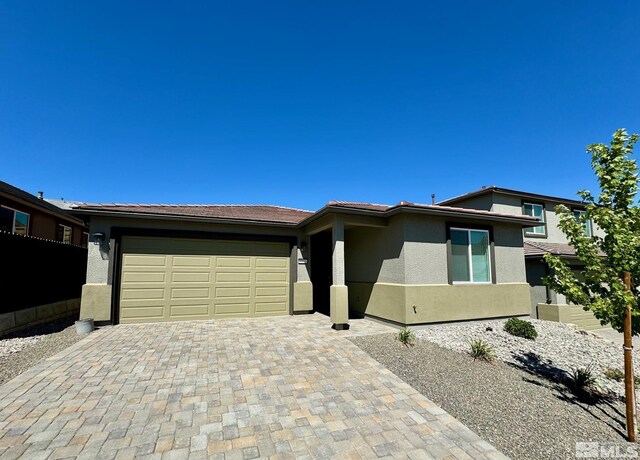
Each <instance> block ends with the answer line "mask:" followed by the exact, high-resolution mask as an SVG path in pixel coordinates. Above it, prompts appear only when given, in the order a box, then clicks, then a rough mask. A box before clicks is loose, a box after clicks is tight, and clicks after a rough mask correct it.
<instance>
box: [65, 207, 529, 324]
mask: <svg viewBox="0 0 640 460" xmlns="http://www.w3.org/2000/svg"><path fill="white" fill-rule="evenodd" d="M73 213H74V214H76V215H78V216H82V217H83V218H85V219H88V220H89V222H90V240H91V242H92V244H90V245H89V255H88V267H87V284H86V285H85V286H84V288H83V292H82V303H81V317H82V318H88V317H91V318H94V320H96V321H104V322H109V323H114V324H115V323H138V322H155V321H179V320H199V319H214V318H215V319H217V318H225V317H250V316H268V315H290V314H297V313H303V312H311V311H320V312H325V313H328V314H330V317H331V322H332V323H333V324H334V327H335V328H338V329H339V328H342V327H344V326H345V325H346V324H348V319H349V315H350V314H351V315H354V316H356V315H357V316H362V315H364V316H370V317H375V318H379V319H382V320H385V321H389V322H393V323H396V324H400V325H416V324H425V323H435V322H443V321H458V320H471V319H480V318H498V317H508V316H520V315H528V314H529V313H530V309H531V307H530V289H529V285H528V284H527V280H526V274H525V257H524V248H523V228H526V227H531V226H532V225H534V224H539V223H540V219H538V218H536V217H532V216H525V215H522V214H518V213H512V214H509V213H503V212H495V211H488V210H477V209H465V208H462V207H451V206H442V205H433V204H432V205H423V204H414V203H409V202H400V203H398V204H396V205H393V206H387V205H378V204H370V203H354V202H339V201H336V202H329V203H328V204H327V205H326V206H324V207H323V208H322V209H320V210H319V211H317V212H310V211H303V210H299V209H291V208H285V207H278V206H248V205H247V206H233V205H202V206H201V205H130V204H124V205H119V204H109V205H107V204H82V203H81V204H77V205H75V206H73Z"/></svg>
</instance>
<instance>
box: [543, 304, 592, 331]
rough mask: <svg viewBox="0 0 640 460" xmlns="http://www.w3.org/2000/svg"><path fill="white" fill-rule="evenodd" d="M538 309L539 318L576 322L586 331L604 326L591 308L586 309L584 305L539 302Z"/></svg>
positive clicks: (560, 321)
mask: <svg viewBox="0 0 640 460" xmlns="http://www.w3.org/2000/svg"><path fill="white" fill-rule="evenodd" d="M537 311H538V319H543V320H546V321H556V322H559V323H566V324H575V325H576V326H578V328H580V329H582V330H585V331H592V330H594V329H600V328H602V327H603V326H602V325H601V324H600V321H599V320H598V319H596V317H595V316H593V313H592V312H591V311H589V310H587V311H585V310H584V308H583V307H582V305H567V304H553V303H552V304H547V303H539V304H538V306H537Z"/></svg>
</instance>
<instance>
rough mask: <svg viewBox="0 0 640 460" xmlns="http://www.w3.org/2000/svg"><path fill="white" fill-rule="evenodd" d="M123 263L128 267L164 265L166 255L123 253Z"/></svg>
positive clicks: (165, 264)
mask: <svg viewBox="0 0 640 460" xmlns="http://www.w3.org/2000/svg"><path fill="white" fill-rule="evenodd" d="M123 264H124V265H127V266H128V267H166V266H167V257H166V256H151V255H134V254H125V255H124V257H123Z"/></svg>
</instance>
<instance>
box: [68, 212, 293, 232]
mask: <svg viewBox="0 0 640 460" xmlns="http://www.w3.org/2000/svg"><path fill="white" fill-rule="evenodd" d="M72 212H74V213H77V214H81V215H88V216H92V215H95V216H107V217H120V218H136V219H148V220H186V221H189V222H202V223H214V224H234V225H241V224H245V225H258V226H265V227H285V228H296V226H297V225H298V224H297V223H288V222H267V221H263V220H248V219H231V218H224V217H196V216H184V215H180V214H149V213H143V212H131V211H112V210H109V211H104V210H98V209H78V208H76V209H73V211H72Z"/></svg>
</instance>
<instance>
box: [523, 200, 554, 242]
mask: <svg viewBox="0 0 640 460" xmlns="http://www.w3.org/2000/svg"><path fill="white" fill-rule="evenodd" d="M526 205H529V206H540V207H541V208H542V213H541V217H542V220H541V221H540V224H542V225H532V226H531V227H525V228H524V229H523V232H524V236H526V237H529V238H547V237H548V234H547V207H546V206H545V205H544V203H542V202H540V201H524V200H523V201H522V215H524V216H528V215H529V214H527V213H526V212H524V207H525V206H526ZM532 217H535V216H532ZM536 227H542V233H534V232H531V231H528V229H530V228H536Z"/></svg>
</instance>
